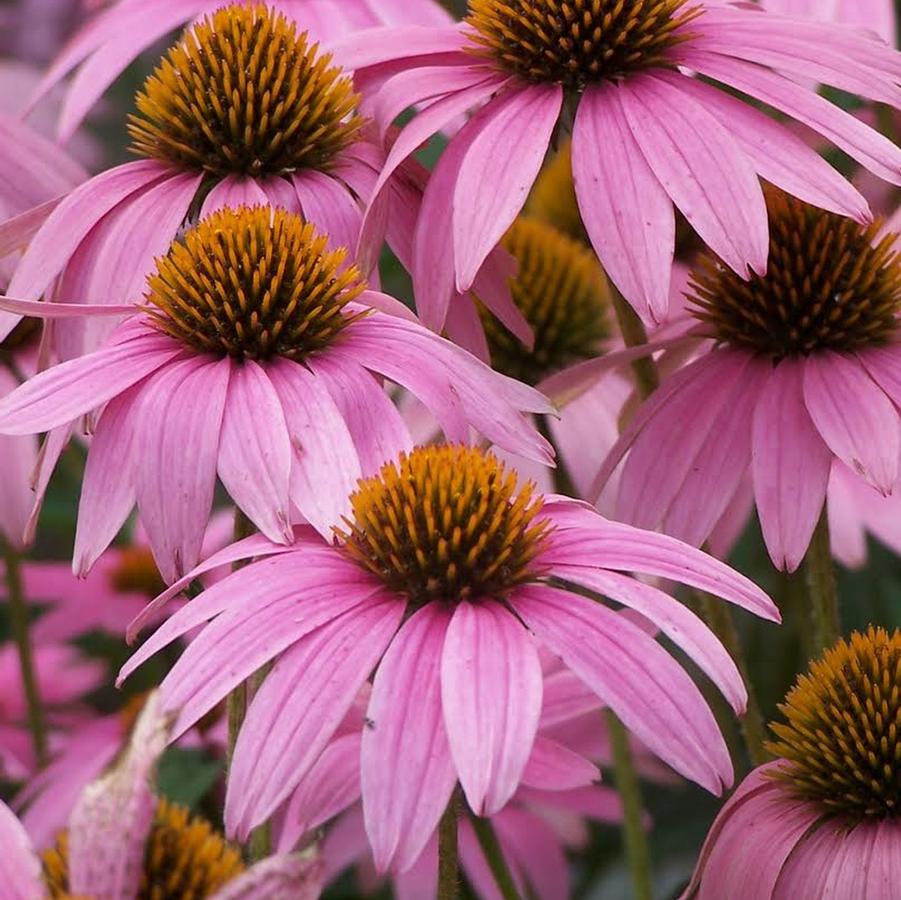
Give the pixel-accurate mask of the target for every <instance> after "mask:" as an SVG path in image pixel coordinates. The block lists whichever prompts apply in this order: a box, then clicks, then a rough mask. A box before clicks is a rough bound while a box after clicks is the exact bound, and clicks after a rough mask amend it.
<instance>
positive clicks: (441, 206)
mask: <svg viewBox="0 0 901 900" xmlns="http://www.w3.org/2000/svg"><path fill="white" fill-rule="evenodd" d="M334 50H335V53H336V57H337V58H338V59H339V60H340V61H341V62H342V63H343V64H344V65H346V66H347V67H349V68H353V69H355V72H356V76H357V79H358V83H359V84H360V85H361V86H362V87H363V89H364V90H369V89H371V90H375V91H376V93H375V97H374V99H373V101H372V109H373V110H374V114H375V116H376V118H377V119H378V120H379V122H380V124H381V126H382V128H383V129H384V128H387V127H388V125H389V124H390V122H391V121H393V119H394V118H395V117H396V116H398V115H399V114H400V113H401V112H403V111H404V110H406V109H408V108H410V107H411V106H415V105H417V104H420V105H421V109H420V111H419V113H418V114H417V115H415V116H414V117H413V119H412V121H410V122H409V124H407V125H406V126H405V127H404V128H403V129H402V130H401V131H400V133H399V135H398V137H397V139H396V140H395V141H394V143H393V144H392V146H391V149H390V151H389V153H388V160H387V166H386V169H385V170H384V171H383V173H382V176H381V178H382V179H385V178H387V177H388V175H389V174H390V172H391V171H392V169H393V166H394V165H398V164H399V163H400V161H401V160H403V159H404V158H405V157H406V156H408V155H409V154H411V153H413V152H414V151H415V150H416V149H417V148H418V147H419V146H420V145H421V143H422V142H423V140H425V139H426V138H428V137H429V136H430V135H431V134H434V133H435V132H437V131H438V130H440V129H442V128H445V127H446V126H447V125H448V124H451V123H453V122H455V121H456V119H457V117H458V116H460V114H461V113H462V112H465V111H467V110H475V113H474V115H473V116H472V118H471V119H470V120H469V122H468V123H467V124H466V125H465V126H464V127H463V128H462V129H460V130H459V131H458V132H457V133H456V134H455V135H454V137H453V138H452V140H451V141H450V143H449V145H448V147H447V151H446V152H445V153H444V154H443V155H442V158H441V159H440V160H439V162H438V164H437V166H436V167H435V169H434V172H433V175H432V178H431V180H430V183H429V185H428V187H427V188H426V191H425V194H424V197H423V203H422V213H421V215H420V220H419V225H418V228H417V232H416V235H415V243H414V265H413V271H412V275H413V281H414V286H415V287H416V292H417V303H419V304H420V305H421V306H420V308H421V309H422V308H423V306H424V307H428V308H430V309H434V310H438V311H442V310H444V309H445V308H446V307H447V303H448V301H447V297H448V296H449V295H451V294H452V292H453V291H454V290H457V291H466V290H469V289H470V287H471V286H472V285H473V283H474V281H475V279H476V278H477V277H478V275H479V272H480V269H481V268H482V266H483V264H484V263H485V261H486V259H487V258H488V256H489V254H490V253H491V252H492V251H493V249H494V248H495V247H496V245H497V243H498V241H499V240H500V238H501V237H502V236H503V234H504V233H505V232H506V231H507V229H508V228H509V226H510V225H511V223H512V222H513V220H514V219H515V217H516V215H517V214H518V213H519V211H520V210H521V209H522V207H523V204H524V203H525V201H526V199H527V196H528V193H529V189H530V188H531V186H532V184H533V183H534V182H535V179H536V177H537V175H538V172H539V170H540V168H541V165H542V162H543V160H544V157H545V154H546V151H547V148H548V146H549V144H550V143H551V141H552V140H553V139H554V136H555V135H556V134H557V131H558V126H559V124H560V122H561V121H562V120H565V121H566V122H568V120H569V119H570V118H571V119H572V120H573V124H572V166H573V176H574V184H575V193H576V196H577V200H578V205H579V210H580V212H581V217H582V219H583V221H584V224H585V228H586V230H587V232H588V235H589V237H590V239H591V243H592V245H593V246H594V249H595V250H596V252H597V255H598V257H599V259H600V261H601V264H602V265H603V267H604V270H605V271H606V273H607V275H608V276H609V277H610V278H611V280H612V281H613V282H614V283H615V284H616V285H617V287H618V288H619V289H620V291H621V292H622V293H623V295H624V296H625V297H626V299H627V300H628V301H629V302H630V303H631V304H632V305H633V306H634V307H635V309H636V310H637V311H638V312H639V313H640V314H641V315H642V317H643V318H645V319H646V320H648V321H649V322H656V321H662V320H663V319H664V318H665V316H666V313H667V309H668V299H669V284H670V275H671V270H672V262H673V249H674V240H675V220H674V213H673V209H674V206H675V207H676V208H678V209H679V210H680V211H681V212H682V213H683V214H684V215H685V217H686V219H687V220H688V223H689V224H690V225H691V226H692V227H693V228H694V230H695V231H696V232H697V234H698V235H699V236H700V238H701V239H702V240H703V241H704V242H705V243H706V244H707V245H708V246H709V247H710V248H711V249H712V250H713V251H714V252H715V253H716V254H717V255H718V256H719V257H720V259H721V260H722V261H723V263H724V264H725V265H726V266H728V267H729V268H731V269H732V270H734V271H735V273H736V274H737V275H739V276H740V277H748V276H749V275H750V274H752V273H763V272H765V271H766V265H767V250H768V236H767V212H766V204H765V202H764V195H763V191H762V188H761V179H764V180H766V181H768V182H770V183H772V184H775V185H777V186H779V187H781V188H782V189H784V190H786V191H787V192H789V193H791V194H793V195H794V196H797V197H799V198H800V199H802V200H804V201H806V202H809V203H812V204H814V205H816V206H819V207H822V208H824V209H827V210H830V211H832V212H836V213H840V214H842V215H847V216H851V217H853V218H855V219H857V220H858V221H861V222H866V221H868V220H869V210H868V207H867V204H866V202H865V200H864V199H863V197H862V196H861V195H860V194H859V192H858V191H857V190H856V189H854V188H853V187H852V186H851V185H850V184H849V183H848V182H846V181H845V180H844V179H843V178H842V177H841V176H840V175H839V173H838V172H837V171H836V170H835V169H833V168H832V167H831V166H829V165H828V164H827V163H826V162H825V161H824V160H823V159H822V158H820V157H819V156H818V154H817V153H816V152H815V151H814V150H812V149H811V148H810V147H809V146H807V144H805V142H804V141H803V140H802V139H801V138H799V137H798V136H797V135H795V134H794V133H792V131H791V130H790V129H789V128H787V127H786V126H785V125H783V124H780V123H778V122H777V121H775V120H774V119H773V118H772V117H770V116H769V115H767V114H766V113H765V112H763V111H761V110H760V109H758V108H757V107H755V106H752V105H751V104H750V103H748V102H746V101H745V100H744V99H741V97H740V96H738V95H737V94H739V95H746V96H747V97H750V98H752V99H753V100H756V101H760V102H761V103H763V104H765V105H767V106H768V107H771V108H773V109H775V110H778V111H779V112H782V113H784V114H786V115H787V116H789V117H790V118H792V119H795V120H797V121H799V122H801V123H803V124H804V125H807V126H809V127H811V128H813V129H814V130H817V131H819V132H820V133H822V134H823V135H824V136H825V137H827V138H828V139H829V140H830V141H832V142H833V143H834V144H835V145H836V146H838V147H840V148H841V149H843V150H845V151H846V152H847V153H848V154H850V155H851V156H852V157H853V158H854V159H856V160H857V161H859V162H860V163H861V164H862V165H863V166H864V167H866V168H868V169H870V170H872V171H874V172H875V173H876V174H878V175H879V177H881V178H883V179H885V180H888V181H890V182H892V183H895V184H897V183H899V181H901V150H899V149H898V148H897V147H895V146H894V145H893V144H892V143H891V141H889V140H888V139H886V138H884V137H883V136H882V135H880V134H878V133H877V132H876V131H874V130H872V129H870V128H868V127H867V126H865V125H863V124H862V123H861V122H860V121H859V120H857V119H855V118H854V117H853V116H852V115H850V114H849V113H847V112H845V111H843V110H842V109H840V108H838V107H837V106H835V105H833V104H831V103H830V102H828V101H827V100H825V99H824V98H822V97H819V96H817V95H816V94H814V93H813V92H812V91H811V90H810V89H809V88H808V87H805V86H803V85H802V84H800V83H799V80H803V79H817V80H821V81H822V82H824V83H826V84H829V85H832V86H834V87H837V88H840V89H842V90H845V91H848V92H851V93H855V94H858V95H860V96H862V97H866V98H871V99H878V100H880V101H883V102H885V103H887V104H889V105H893V106H899V104H901V88H899V86H898V79H899V73H901V65H899V64H901V57H899V56H898V54H897V53H896V52H895V51H894V50H892V49H891V48H889V47H888V46H886V45H885V44H884V43H883V42H882V41H879V40H878V39H877V38H875V37H874V36H868V35H866V34H864V33H860V32H857V31H853V30H850V29H847V28H844V27H842V26H838V25H831V24H822V23H813V24H812V23H810V22H809V21H806V20H804V21H802V20H795V19H791V18H788V17H784V16H779V15H776V14H774V13H769V12H766V11H763V10H761V9H755V8H751V7H750V5H746V4H743V5H735V6H733V5H731V4H720V3H718V2H703V0H698V2H693V0H641V2H636V3H623V2H621V0H573V2H570V3H559V2H557V0H471V2H470V4H469V15H468V16H467V18H466V20H465V23H464V25H463V26H462V27H461V28H458V29H449V28H447V29H425V28H422V29H406V30H404V31H403V32H400V31H397V30H394V29H382V30H380V31H377V32H375V31H374V32H370V33H363V34H357V35H351V36H350V37H348V38H347V39H345V40H344V41H342V42H339V43H338V44H336V45H334ZM398 70H400V71H399V72H398ZM698 75H700V76H704V80H702V79H700V78H698V77H696V76H698ZM736 92H737V93H736ZM564 99H566V100H567V106H566V110H567V113H566V115H565V116H563V119H561V114H562V113H563V110H564ZM573 110H574V112H572V115H570V111H573ZM422 314H423V316H424V317H425V312H423V313H422ZM439 318H440V316H439Z"/></svg>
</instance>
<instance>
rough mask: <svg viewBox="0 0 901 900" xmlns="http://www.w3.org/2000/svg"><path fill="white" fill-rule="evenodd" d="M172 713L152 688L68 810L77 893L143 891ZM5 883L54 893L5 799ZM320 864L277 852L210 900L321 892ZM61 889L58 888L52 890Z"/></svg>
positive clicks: (304, 898)
mask: <svg viewBox="0 0 901 900" xmlns="http://www.w3.org/2000/svg"><path fill="white" fill-rule="evenodd" d="M168 726H169V720H168V719H167V718H166V717H163V716H161V715H160V713H159V704H158V697H156V696H155V695H153V696H151V698H150V700H148V702H147V705H146V706H145V709H144V711H143V712H142V714H141V716H140V717H139V719H138V722H137V725H136V726H135V730H134V732H133V734H132V738H131V741H130V743H129V746H128V748H127V750H126V752H125V754H124V755H123V757H122V759H121V760H120V761H119V763H117V765H116V766H115V768H113V769H112V770H111V771H110V772H108V773H107V774H106V775H104V776H103V777H102V778H100V779H98V780H97V781H95V782H93V783H92V784H90V785H88V786H87V787H86V788H85V789H84V791H82V793H81V796H80V797H79V799H78V802H77V804H76V806H75V808H74V809H73V811H72V814H71V816H70V818H69V822H68V828H67V846H68V850H67V853H66V876H67V888H68V890H69V891H70V892H71V894H72V895H73V896H86V897H116V898H121V900H130V898H136V897H138V896H139V888H140V885H141V882H142V879H143V878H144V877H145V865H146V864H152V861H149V863H145V859H144V848H145V844H146V842H147V840H148V837H149V836H150V834H151V830H152V828H153V825H154V816H155V814H156V809H157V798H156V797H155V796H154V793H153V788H152V782H153V778H154V772H155V769H156V763H157V760H158V758H159V756H160V754H161V753H162V752H163V749H164V748H165V746H166V742H167V738H168V731H169V727H168ZM0 846H2V847H3V853H0V885H2V889H3V894H2V896H3V897H4V898H7V897H8V898H10V900H41V898H47V897H49V896H51V894H50V892H49V890H48V889H47V887H46V885H45V882H44V878H43V873H42V866H41V859H40V857H39V856H38V854H37V852H36V850H35V849H34V847H33V845H32V843H31V840H30V839H29V837H28V834H27V832H26V831H25V829H24V828H23V826H22V824H21V823H20V822H19V821H18V819H16V817H15V816H14V815H13V813H12V812H11V811H10V810H9V808H8V807H7V806H6V805H5V804H3V803H0ZM320 877H321V876H320V864H319V862H318V860H316V859H315V858H303V857H301V856H299V855H295V854H280V855H277V856H271V857H269V858H267V859H264V860H263V861H261V862H259V863H257V864H256V865H255V866H253V867H252V868H250V869H248V870H247V871H246V872H244V873H242V874H240V875H238V876H237V877H235V878H233V879H231V880H230V881H228V883H227V884H225V885H224V886H223V887H221V888H219V889H218V890H217V891H216V892H215V893H214V894H212V895H211V900H239V898H244V897H254V898H259V900H278V898H281V897H286V896H290V897H292V898H297V900H315V898H316V897H318V896H319V885H320ZM54 896H55V895H54Z"/></svg>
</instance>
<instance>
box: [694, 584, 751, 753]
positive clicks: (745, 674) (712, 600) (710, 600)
mask: <svg viewBox="0 0 901 900" xmlns="http://www.w3.org/2000/svg"><path fill="white" fill-rule="evenodd" d="M697 595H698V599H699V600H700V605H701V610H702V613H703V616H704V619H705V620H706V622H707V624H708V625H709V626H710V629H711V630H712V631H713V633H714V634H715V635H716V636H717V637H718V638H719V639H720V643H721V644H722V645H723V646H724V647H725V648H726V652H727V653H728V654H729V656H731V657H732V659H733V661H734V662H735V665H736V666H737V667H738V671H739V674H740V675H741V678H742V681H744V683H745V688H746V690H747V692H748V706H747V709H746V710H745V714H744V716H742V717H740V718H739V720H738V723H739V726H740V727H741V733H742V737H743V738H744V741H745V746H746V747H747V749H748V758H749V759H750V760H751V763H752V764H753V765H754V766H759V765H761V764H762V763H765V762H766V761H767V760H768V759H769V754H768V753H767V752H766V750H765V749H764V742H765V741H766V722H765V720H764V718H763V712H762V711H761V709H760V702H759V701H758V699H757V691H756V690H755V689H754V684H753V682H752V681H751V676H750V672H749V671H748V662H747V659H746V658H745V654H744V650H742V646H741V637H740V636H739V634H738V628H736V626H735V619H734V618H733V617H732V611H731V610H730V609H729V606H728V604H727V603H726V602H725V601H724V600H720V599H719V598H717V597H712V596H711V595H710V594H707V593H705V592H704V591H698V592H697Z"/></svg>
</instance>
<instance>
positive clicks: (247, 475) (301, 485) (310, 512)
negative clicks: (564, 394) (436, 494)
mask: <svg viewBox="0 0 901 900" xmlns="http://www.w3.org/2000/svg"><path fill="white" fill-rule="evenodd" d="M326 245H327V239H326V238H325V236H321V235H319V234H317V232H316V231H315V229H314V228H313V226H312V225H310V224H309V223H306V224H305V223H304V222H303V221H302V219H301V218H300V217H299V216H297V215H296V214H294V213H290V212H287V211H285V210H281V209H273V208H271V207H265V206H257V207H251V208H248V207H240V208H238V209H236V210H235V209H230V208H223V209H222V210H220V211H218V212H216V213H213V214H211V215H210V216H208V217H207V218H205V219H203V220H201V222H200V224H199V225H197V226H196V228H195V229H193V230H192V231H190V232H188V233H187V234H186V235H185V236H184V238H183V240H181V241H179V242H177V243H175V244H174V245H173V246H172V247H171V248H170V250H169V252H168V253H167V254H166V255H165V256H164V257H162V258H160V260H159V261H158V263H157V267H156V273H155V274H154V275H152V276H151V277H150V279H149V280H148V282H147V291H146V294H145V296H144V302H143V303H142V304H141V305H140V307H139V308H137V307H128V306H117V307H106V310H107V311H108V312H112V313H115V314H117V315H118V314H120V313H122V312H123V311H124V312H126V313H127V312H129V311H130V310H133V314H132V315H131V317H130V318H129V319H128V320H127V321H126V322H124V323H123V324H122V325H121V326H120V328H119V330H118V331H116V332H115V333H114V334H113V335H111V336H110V338H109V340H108V341H107V342H106V343H105V344H103V345H102V346H101V347H100V349H98V350H97V351H95V352H93V353H89V354H87V355H85V356H82V357H79V358H76V359H74V360H70V361H68V362H65V363H62V364H60V365H59V366H56V367H55V368H53V369H50V370H48V371H46V372H43V373H41V374H40V375H38V376H36V377H35V378H34V379H31V380H30V381H28V382H27V383H26V384H25V385H23V386H22V387H20V388H19V389H18V391H16V392H13V393H12V394H11V395H9V396H8V397H7V398H6V399H5V400H3V401H0V433H13V434H31V433H35V432H41V431H47V430H51V429H56V428H62V429H64V430H65V429H69V428H71V427H72V425H73V423H74V421H75V420H77V419H78V418H79V417H80V416H83V415H85V414H87V413H89V412H91V411H92V410H96V409H99V408H101V407H103V411H102V413H101V414H100V416H99V418H98V419H97V422H96V428H95V429H94V440H93V442H92V444H91V448H90V451H89V457H88V459H89V461H88V465H87V469H86V472H85V479H84V483H83V490H82V502H81V504H80V507H79V524H78V529H77V535H76V542H75V543H76V546H75V570H76V572H78V573H80V574H84V573H85V572H87V570H88V569H89V568H90V566H91V565H92V564H93V562H94V560H95V559H96V558H97V556H98V555H99V554H100V553H101V552H102V551H103V550H104V549H105V548H106V546H108V544H109V542H110V541H111V540H112V538H113V537H114V536H115V534H116V533H117V532H118V530H119V528H121V526H122V524H123V522H124V521H125V518H126V516H127V515H128V513H129V512H130V510H131V507H132V506H133V504H134V503H135V500H137V505H138V508H139V510H140V512H141V519H142V523H143V525H144V527H145V529H146V531H147V535H148V539H149V542H150V545H151V547H152V549H153V552H154V556H155V558H156V561H157V565H158V566H159V569H160V572H161V574H162V575H163V577H164V579H165V580H166V581H167V582H171V581H173V580H174V579H175V578H177V577H179V576H181V575H182V574H184V572H186V571H187V570H188V569H190V568H191V567H192V566H193V565H194V564H195V563H196V562H197V560H198V558H199V552H200V548H201V540H202V537H203V531H204V528H205V527H206V524H207V521H208V518H209V514H210V507H211V503H212V499H213V490H214V487H215V480H216V475H217V473H218V475H219V478H220V479H221V481H222V483H223V485H224V486H225V488H226V489H227V491H228V492H229V493H230V495H231V497H232V499H233V500H234V501H235V503H236V504H237V505H238V506H239V507H240V508H241V509H243V510H244V512H245V513H246V514H247V516H248V517H249V518H250V519H251V520H252V521H253V522H254V523H255V524H256V525H257V527H258V528H259V529H260V530H261V531H262V532H263V533H264V534H266V535H267V536H268V537H269V538H270V539H272V540H274V541H280V542H283V543H290V541H291V540H292V539H293V533H292V521H293V510H294V508H296V509H297V510H299V512H300V513H301V514H302V515H303V516H304V517H305V518H306V519H307V521H309V522H310V523H312V524H313V525H315V527H316V528H317V529H319V530H320V532H321V533H322V534H323V535H326V536H331V533H332V527H333V526H334V525H336V524H337V523H338V522H340V520H341V516H342V514H344V513H345V512H346V511H347V498H348V496H349V495H350V493H351V492H352V490H353V487H354V485H355V484H356V482H357V479H358V478H359V477H360V476H361V475H364V474H370V473H372V472H374V471H375V470H377V469H378V467H379V466H380V465H381V464H382V463H383V462H384V461H385V460H386V459H389V458H392V457H393V456H394V455H395V454H396V453H397V452H398V451H399V450H402V449H405V448H407V447H409V446H410V437H409V434H408V432H407V430H406V427H405V425H404V423H403V421H402V419H401V418H400V415H399V413H398V412H397V410H396V408H395V407H394V406H393V404H392V402H391V400H390V399H389V397H388V395H387V393H386V392H385V390H384V387H383V385H382V384H381V383H380V380H381V379H382V378H387V379H389V380H391V381H393V382H395V383H396V384H398V385H400V386H402V387H404V388H406V389H407V390H409V391H410V392H411V393H412V394H414V395H415V396H417V397H419V398H420V399H421V400H422V401H423V402H424V403H425V404H426V406H427V407H428V408H429V409H430V410H431V411H432V412H433V414H434V415H435V416H436V418H437V419H438V421H439V422H440V424H441V426H442V428H443V429H444V430H445V432H446V434H447V435H448V436H449V437H450V438H452V439H453V440H466V439H467V438H468V436H469V428H470V426H472V427H474V428H476V429H477V430H478V431H481V432H482V434H484V435H485V437H487V438H488V439H489V440H491V441H493V442H495V443H497V444H498V445H499V446H502V447H504V448H505V449H508V450H511V451H513V452H517V453H520V454H522V455H523V456H525V457H527V458H530V459H534V460H536V461H540V462H546V463H549V462H550V461H551V459H552V451H551V448H550V446H549V445H548V443H547V442H546V441H545V440H544V439H543V438H542V437H541V436H540V435H539V434H538V433H537V431H536V430H535V429H534V427H532V425H531V424H530V423H529V421H528V420H527V419H526V418H525V416H524V415H523V413H528V412H550V411H551V406H550V403H549V402H548V401H547V400H546V399H545V398H544V397H543V396H542V395H541V394H540V393H538V392H537V391H536V390H534V389H532V388H530V387H527V386H526V385H522V384H520V383H519V382H516V381H513V380H512V379H510V378H507V377H506V376H504V375H501V374H499V373H496V372H494V371H492V370H491V369H489V368H488V366H486V365H485V364H483V363H481V362H479V360H477V359H475V357H472V356H470V355H469V354H468V353H467V352H466V351H464V350H462V349H460V348H459V347H457V346H455V345H453V344H451V343H450V342H449V341H447V340H445V339H443V338H441V337H439V336H437V335H435V334H434V333H433V332H430V331H428V330H427V329H425V328H424V327H423V326H422V325H420V324H419V322H418V321H417V320H416V319H415V317H414V316H413V315H412V313H410V312H409V311H408V310H407V309H406V307H404V306H403V305H402V304H401V303H400V302H399V301H397V300H394V299H393V298H391V297H388V296H386V295H384V294H379V293H377V292H374V291H370V290H367V289H366V284H365V282H364V280H363V279H362V276H361V275H360V272H359V271H358V270H357V268H356V267H355V266H353V265H347V266H345V265H344V260H345V253H346V251H344V250H343V249H341V250H329V249H327V246H326ZM0 303H2V301H0ZM12 305H13V306H14V307H15V308H17V309H25V310H26V311H28V312H29V313H30V314H32V315H34V314H37V315H54V314H57V313H58V314H61V315H66V314H67V313H68V312H73V313H75V312H79V311H80V312H79V314H86V315H91V314H92V313H93V312H94V311H95V310H96V311H100V310H103V309H104V308H103V307H101V306H78V305H74V304H62V303H59V304H57V303H41V302H32V303H30V304H28V303H18V304H16V303H13V304H12ZM104 404H105V406H104ZM248 434H250V435H253V440H248V439H247V435H248ZM186 447H191V448H192V452H191V453H185V448H186ZM138 454H140V456H139V455H138ZM123 461H126V462H123Z"/></svg>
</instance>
